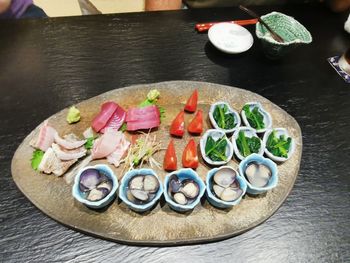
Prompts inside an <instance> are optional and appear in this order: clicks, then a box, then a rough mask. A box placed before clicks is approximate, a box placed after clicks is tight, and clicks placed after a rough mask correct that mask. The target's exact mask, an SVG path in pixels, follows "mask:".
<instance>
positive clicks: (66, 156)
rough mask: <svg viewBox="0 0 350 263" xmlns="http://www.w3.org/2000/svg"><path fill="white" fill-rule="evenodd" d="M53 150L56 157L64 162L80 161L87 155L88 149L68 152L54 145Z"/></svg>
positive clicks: (81, 148)
mask: <svg viewBox="0 0 350 263" xmlns="http://www.w3.org/2000/svg"><path fill="white" fill-rule="evenodd" d="M52 149H53V151H54V152H55V154H56V156H57V157H58V158H59V159H60V160H62V161H69V160H74V159H79V158H81V157H83V156H85V155H86V149H85V148H84V147H83V146H82V147H80V148H77V149H74V150H66V149H64V148H62V147H60V146H59V145H58V144H56V143H53V144H52Z"/></svg>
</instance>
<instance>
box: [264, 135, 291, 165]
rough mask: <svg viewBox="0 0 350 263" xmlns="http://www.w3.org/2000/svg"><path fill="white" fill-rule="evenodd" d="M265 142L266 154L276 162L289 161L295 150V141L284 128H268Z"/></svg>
mask: <svg viewBox="0 0 350 263" xmlns="http://www.w3.org/2000/svg"><path fill="white" fill-rule="evenodd" d="M263 143H264V144H265V154H266V155H267V157H269V158H270V159H271V160H273V161H275V162H285V161H287V160H288V159H289V158H290V157H291V156H292V155H293V153H294V150H295V141H294V140H293V138H292V137H290V136H289V133H288V131H287V130H286V129H284V128H274V129H269V130H267V131H266V132H265V134H264V138H263Z"/></svg>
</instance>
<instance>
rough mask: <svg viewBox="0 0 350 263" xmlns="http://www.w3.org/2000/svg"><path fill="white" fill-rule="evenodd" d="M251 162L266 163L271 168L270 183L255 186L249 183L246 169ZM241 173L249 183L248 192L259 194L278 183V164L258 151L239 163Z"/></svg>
mask: <svg viewBox="0 0 350 263" xmlns="http://www.w3.org/2000/svg"><path fill="white" fill-rule="evenodd" d="M251 162H256V163H260V164H264V165H266V166H267V167H268V168H270V170H271V178H270V180H269V182H268V184H267V185H266V186H264V187H255V186H253V185H251V184H250V183H249V181H248V180H247V178H246V177H245V176H244V173H245V169H246V168H247V166H248V165H249V164H250V163H251ZM239 173H240V174H241V175H242V177H241V178H243V180H244V181H245V182H246V183H247V193H249V194H253V195H257V194H262V193H265V192H267V191H268V190H271V189H272V188H274V187H276V186H277V183H278V169H277V165H276V164H275V163H274V162H273V161H271V160H270V159H267V158H265V157H263V156H261V155H258V154H256V153H253V154H251V155H249V156H248V157H246V158H245V159H244V160H243V161H242V162H241V163H240V164H239Z"/></svg>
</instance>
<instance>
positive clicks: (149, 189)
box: [127, 174, 159, 205]
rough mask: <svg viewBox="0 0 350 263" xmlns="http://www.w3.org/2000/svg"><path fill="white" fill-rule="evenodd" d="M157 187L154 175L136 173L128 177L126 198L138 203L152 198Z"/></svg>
mask: <svg viewBox="0 0 350 263" xmlns="http://www.w3.org/2000/svg"><path fill="white" fill-rule="evenodd" d="M158 189H159V181H158V178H157V177H155V176H154V175H148V174H147V175H136V176H134V177H133V178H131V179H130V181H129V185H128V188H127V198H128V199H129V201H130V202H133V203H135V204H138V205H142V204H145V203H148V202H150V201H152V200H153V198H154V197H155V196H156V193H157V191H158Z"/></svg>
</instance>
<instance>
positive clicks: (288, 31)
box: [255, 12, 312, 59]
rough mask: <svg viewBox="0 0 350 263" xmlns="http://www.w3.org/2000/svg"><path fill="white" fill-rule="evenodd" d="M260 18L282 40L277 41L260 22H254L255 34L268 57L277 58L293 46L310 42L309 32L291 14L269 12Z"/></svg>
mask: <svg viewBox="0 0 350 263" xmlns="http://www.w3.org/2000/svg"><path fill="white" fill-rule="evenodd" d="M261 19H263V20H264V22H265V23H267V24H268V25H269V26H270V27H271V29H272V30H274V31H275V32H276V33H277V34H279V35H280V36H281V37H282V38H283V40H284V42H283V43H281V42H277V41H276V40H275V39H273V38H272V36H271V34H270V32H269V31H268V30H267V29H266V28H265V27H264V26H262V25H261V23H259V22H258V23H257V24H256V28H255V33H256V36H257V37H258V38H259V39H261V41H262V45H263V50H264V53H265V55H266V56H267V57H268V58H271V59H278V58H280V57H282V56H283V55H285V54H286V53H288V52H289V51H291V50H292V49H294V48H295V47H297V46H300V45H302V44H310V43H311V42H312V36H311V34H310V32H309V31H308V30H307V29H306V28H305V27H304V26H303V25H302V24H300V23H299V22H298V21H297V20H295V19H294V18H293V17H291V16H287V15H285V14H282V13H279V12H271V13H269V14H266V15H264V16H261Z"/></svg>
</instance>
